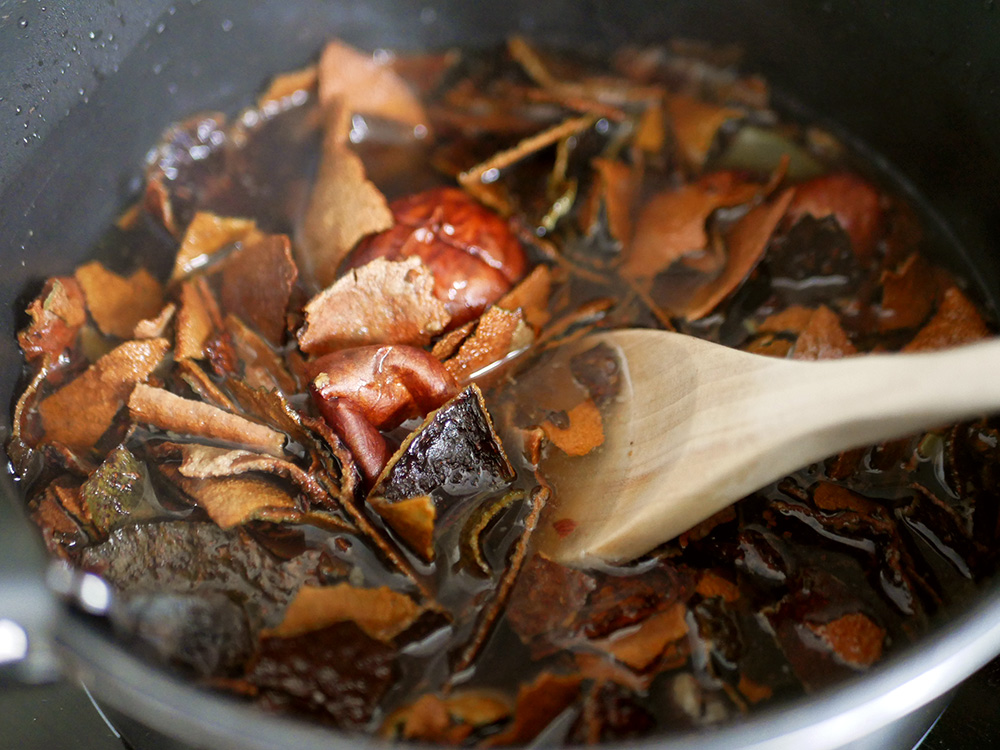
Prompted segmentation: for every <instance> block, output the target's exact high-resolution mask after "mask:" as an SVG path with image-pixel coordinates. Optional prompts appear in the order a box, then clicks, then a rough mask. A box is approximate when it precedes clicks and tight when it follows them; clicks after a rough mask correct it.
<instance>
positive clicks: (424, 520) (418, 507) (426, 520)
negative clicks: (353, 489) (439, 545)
mask: <svg viewBox="0 0 1000 750" xmlns="http://www.w3.org/2000/svg"><path fill="white" fill-rule="evenodd" d="M368 504H369V505H370V506H371V507H372V509H373V510H374V511H375V512H376V513H378V514H379V516H380V517H381V518H382V520H383V521H385V523H386V525H387V526H389V528H391V529H392V530H393V532H394V533H395V534H396V535H397V536H399V538H400V539H402V540H403V542H405V543H406V546H407V547H409V548H410V550H411V551H412V552H413V553H414V554H415V555H416V556H417V557H419V558H420V559H421V560H423V561H424V562H425V563H430V562H433V561H434V521H435V519H436V518H437V509H436V508H435V507H434V500H433V498H431V496H430V495H420V496H418V497H410V498H407V499H406V500H399V501H397V502H394V503H390V502H386V501H385V500H383V499H382V498H380V497H370V498H368Z"/></svg>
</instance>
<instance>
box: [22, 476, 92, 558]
mask: <svg viewBox="0 0 1000 750" xmlns="http://www.w3.org/2000/svg"><path fill="white" fill-rule="evenodd" d="M78 505H79V488H78V487H76V486H72V485H69V484H67V483H66V482H65V480H57V481H56V482H53V483H52V484H50V485H48V486H47V487H46V488H45V489H44V490H43V491H42V492H41V493H39V494H38V495H36V496H35V497H34V498H32V500H31V502H30V503H29V504H28V512H29V515H30V517H31V520H32V521H33V522H34V524H35V525H36V526H37V527H38V529H39V531H41V534H42V541H43V542H44V544H45V548H46V549H47V550H48V551H49V553H50V554H52V555H55V556H56V557H59V558H62V559H64V560H66V559H70V558H71V557H73V556H74V555H75V553H76V551H77V550H79V549H80V548H82V547H84V546H86V545H87V544H89V543H90V542H92V541H93V540H94V538H96V537H97V536H98V535H97V533H96V530H95V529H93V528H92V527H91V524H90V522H89V519H82V518H80V517H79V515H84V514H85V512H86V511H84V512H83V513H81V514H79V515H78V514H76V513H74V512H73V511H72V510H70V508H75V507H76V506H78Z"/></svg>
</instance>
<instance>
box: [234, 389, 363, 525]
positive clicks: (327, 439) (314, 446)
mask: <svg viewBox="0 0 1000 750" xmlns="http://www.w3.org/2000/svg"><path fill="white" fill-rule="evenodd" d="M227 386H228V388H229V389H230V391H231V392H232V394H233V398H234V399H235V400H236V401H237V403H238V404H239V406H240V408H241V409H243V410H244V411H245V412H246V413H247V414H249V415H251V416H252V417H254V418H255V419H258V420H260V421H261V422H264V423H265V424H269V425H271V426H272V427H273V428H275V429H276V430H280V431H281V432H284V433H285V434H287V435H288V436H289V437H290V438H291V439H292V440H294V441H295V442H296V443H298V444H299V445H301V446H303V447H304V448H305V450H306V453H307V455H309V456H310V457H311V458H312V461H313V467H312V469H311V471H313V472H314V474H315V476H316V479H317V481H319V482H320V483H321V484H323V485H324V487H326V489H327V491H328V492H329V494H330V496H331V498H336V499H337V500H339V502H340V503H341V504H343V505H344V506H350V505H351V504H352V502H353V499H354V496H355V491H356V489H357V487H358V474H357V469H356V467H355V465H354V461H353V459H352V458H351V454H350V452H349V451H348V450H347V448H345V446H344V443H343V442H342V441H341V439H340V438H339V437H337V435H336V434H335V433H334V432H333V431H332V430H331V429H330V427H329V426H328V425H327V424H326V423H325V422H324V421H323V420H321V419H314V418H310V417H306V416H303V415H302V414H300V413H299V412H298V411H296V410H295V409H294V408H293V407H292V405H291V404H290V403H289V402H288V399H287V398H286V397H285V396H283V395H281V394H280V393H278V392H277V391H265V390H261V389H259V388H251V387H250V386H248V385H247V384H245V383H244V382H242V381H240V380H231V381H229V382H228V383H227Z"/></svg>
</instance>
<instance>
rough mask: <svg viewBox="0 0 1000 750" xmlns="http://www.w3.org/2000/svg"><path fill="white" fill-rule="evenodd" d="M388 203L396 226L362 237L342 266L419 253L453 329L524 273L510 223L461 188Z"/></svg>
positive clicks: (482, 308)
mask: <svg viewBox="0 0 1000 750" xmlns="http://www.w3.org/2000/svg"><path fill="white" fill-rule="evenodd" d="M389 207H390V208H391V209H392V214H393V218H394V219H395V221H396V225H395V226H394V227H393V228H392V229H388V230H386V231H385V232H381V233H379V234H376V235H373V236H371V237H367V238H365V239H364V240H362V241H361V242H360V243H359V244H358V246H357V248H355V250H354V252H353V253H351V255H350V256H349V257H348V258H347V261H346V262H345V270H348V269H351V268H357V267H359V266H363V265H365V264H366V263H368V262H369V261H372V260H375V259H376V258H386V259H388V260H401V259H403V258H408V257H410V256H413V255H417V256H419V257H420V258H421V260H423V262H424V264H425V265H426V266H427V267H428V268H430V269H431V271H433V273H434V294H435V296H437V298H438V299H440V300H441V301H442V302H444V303H445V306H446V308H447V310H448V313H449V315H451V318H452V319H451V324H450V327H451V328H455V327H457V326H459V325H462V324H463V323H467V322H468V321H470V320H473V319H474V318H476V317H478V316H479V315H480V314H481V313H482V312H483V311H484V310H485V309H486V308H487V307H488V306H489V305H491V304H493V303H494V302H496V301H497V300H498V299H500V297H502V296H503V295H504V294H506V293H507V292H508V291H509V290H510V288H511V287H512V286H513V285H514V283H515V282H517V281H518V280H519V279H520V278H521V277H522V276H523V275H524V271H525V268H526V266H527V259H526V257H525V255H524V250H523V249H522V247H521V243H520V242H519V241H518V239H517V237H516V236H515V235H514V233H513V232H512V231H511V229H510V227H509V226H507V223H506V222H505V221H504V220H503V219H501V218H500V217H499V216H498V215H497V214H495V213H494V212H493V211H491V210H490V209H488V208H486V207H484V206H483V205H481V204H480V203H478V202H476V200H475V199H473V198H471V197H470V196H469V195H468V194H466V193H465V192H463V191H462V190H459V189H457V188H448V187H445V188H434V189H433V190H427V191H424V192H422V193H417V194H415V195H410V196H407V197H405V198H400V199H399V200H397V201H394V202H393V203H392V204H391V205H390V206H389Z"/></svg>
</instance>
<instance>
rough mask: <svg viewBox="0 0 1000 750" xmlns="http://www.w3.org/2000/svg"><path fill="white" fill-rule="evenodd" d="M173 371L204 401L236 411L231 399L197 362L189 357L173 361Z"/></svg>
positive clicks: (226, 409)
mask: <svg viewBox="0 0 1000 750" xmlns="http://www.w3.org/2000/svg"><path fill="white" fill-rule="evenodd" d="M174 372H175V374H176V375H177V377H178V378H179V379H180V380H181V381H182V382H183V383H184V384H185V385H187V387H188V388H190V389H191V391H192V392H193V393H194V394H195V395H197V396H198V398H200V399H201V400H202V401H204V402H205V403H207V404H211V405H212V406H217V407H219V408H220V409H223V410H225V411H232V412H235V411H237V408H236V405H235V404H234V403H233V400H232V399H231V398H229V396H228V395H226V394H225V393H223V391H222V389H221V388H219V386H218V384H217V383H216V382H215V381H214V380H212V378H211V377H209V375H208V373H207V372H205V370H204V369H203V368H202V367H201V365H199V364H198V363H197V362H194V361H193V360H190V359H185V360H180V361H177V362H175V363H174Z"/></svg>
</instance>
